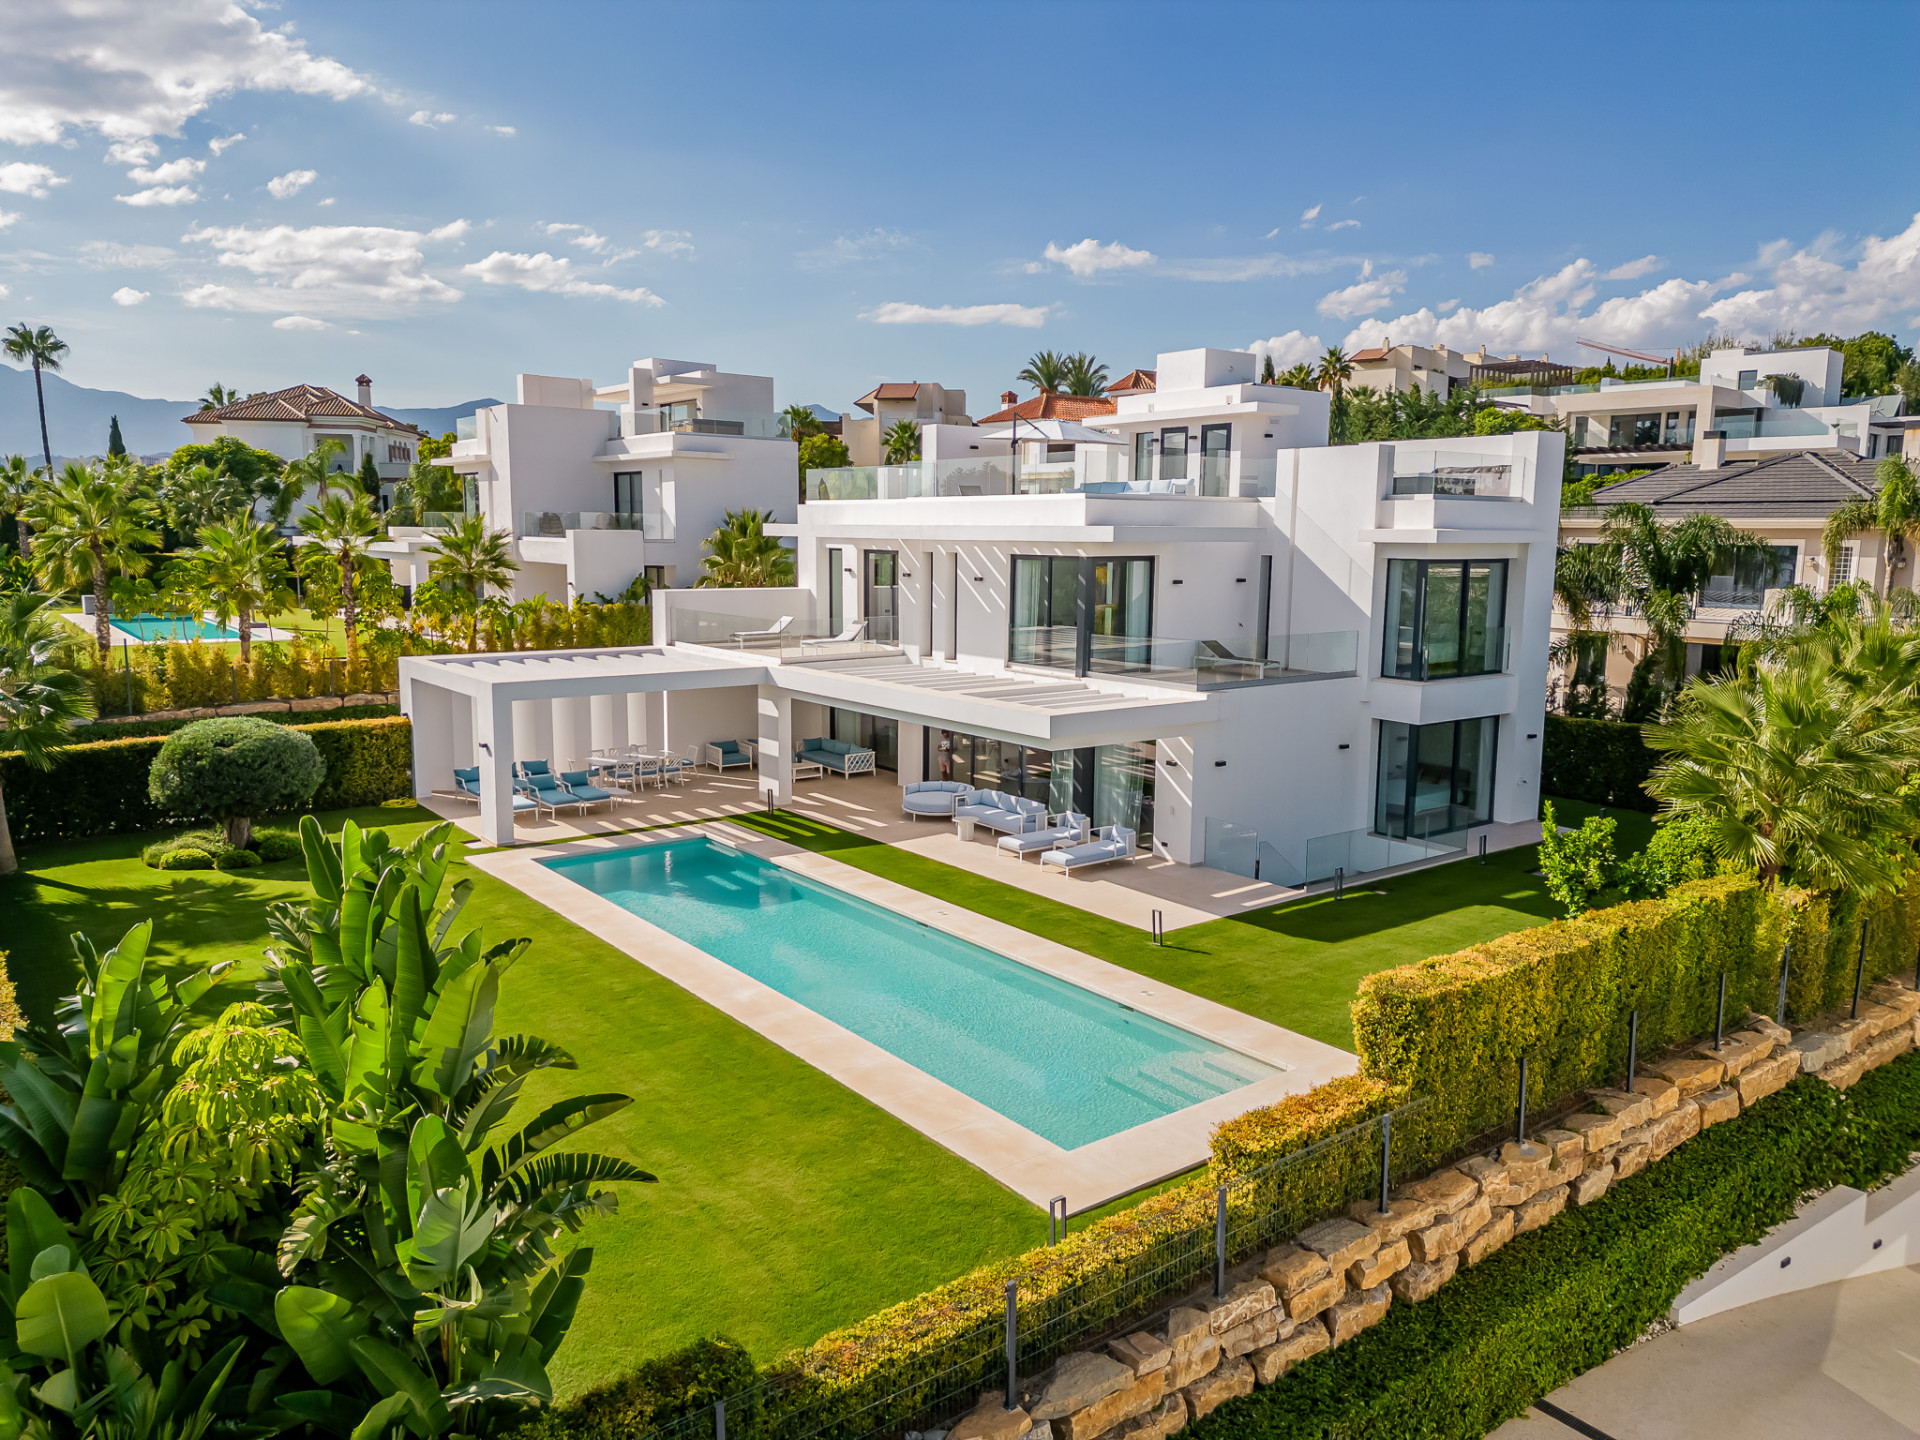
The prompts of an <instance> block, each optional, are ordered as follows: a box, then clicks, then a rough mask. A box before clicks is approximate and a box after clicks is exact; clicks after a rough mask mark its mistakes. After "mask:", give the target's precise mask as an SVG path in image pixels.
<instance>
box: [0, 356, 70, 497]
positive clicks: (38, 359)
mask: <svg viewBox="0 0 1920 1440" xmlns="http://www.w3.org/2000/svg"><path fill="white" fill-rule="evenodd" d="M0 348H4V349H5V350H6V352H7V354H8V355H9V356H10V357H12V358H13V359H15V360H20V361H24V362H25V363H26V364H29V365H31V366H33V394H34V398H35V399H36V400H38V401H39V402H40V453H41V455H42V456H44V457H45V459H46V462H47V471H46V473H47V478H48V479H49V480H51V479H52V478H53V442H52V441H51V440H49V439H48V438H47V390H46V384H45V382H44V381H42V380H41V378H40V374H41V372H42V371H43V370H58V369H59V368H60V360H61V357H62V356H64V355H65V354H66V353H67V342H66V341H64V340H62V339H61V338H60V337H59V336H58V335H56V334H54V333H53V331H51V330H49V329H48V328H47V327H46V326H45V325H42V326H40V327H39V328H38V329H35V328H34V327H32V326H30V325H28V324H26V323H25V322H24V321H22V322H21V323H20V324H18V325H9V326H8V327H7V338H6V339H5V340H4V341H0Z"/></svg>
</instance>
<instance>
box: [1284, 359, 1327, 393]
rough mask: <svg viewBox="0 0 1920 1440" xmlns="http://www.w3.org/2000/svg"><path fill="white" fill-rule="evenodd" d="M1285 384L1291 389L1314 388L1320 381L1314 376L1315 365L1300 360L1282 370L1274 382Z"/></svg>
mask: <svg viewBox="0 0 1920 1440" xmlns="http://www.w3.org/2000/svg"><path fill="white" fill-rule="evenodd" d="M1274 383H1275V384H1277V385H1285V386H1286V387H1287V388H1288V389H1290V390H1313V389H1317V388H1318V387H1319V384H1320V382H1319V381H1318V380H1315V379H1314V378H1313V367H1312V366H1311V365H1309V364H1307V363H1306V362H1305V361H1299V362H1296V363H1295V364H1292V365H1289V366H1288V367H1287V368H1286V369H1284V370H1282V371H1281V372H1280V374H1279V377H1278V378H1277V379H1276V380H1275V382H1274Z"/></svg>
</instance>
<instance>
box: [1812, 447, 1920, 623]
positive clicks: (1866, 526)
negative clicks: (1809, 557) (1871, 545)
mask: <svg viewBox="0 0 1920 1440" xmlns="http://www.w3.org/2000/svg"><path fill="white" fill-rule="evenodd" d="M1873 478H1874V482H1875V483H1876V484H1877V485H1879V487H1880V488H1879V489H1878V490H1877V491H1875V492H1874V494H1873V495H1872V496H1870V497H1867V498H1863V499H1859V500H1849V501H1848V502H1847V503H1846V504H1844V505H1842V506H1841V507H1840V508H1839V509H1838V510H1835V511H1834V512H1833V513H1832V514H1831V515H1829V516H1828V517H1827V524H1826V528H1825V529H1824V530H1822V531H1821V534H1820V540H1821V544H1822V546H1823V548H1824V549H1825V550H1826V553H1827V574H1829V575H1831V574H1833V572H1834V564H1835V562H1836V561H1837V560H1838V559H1839V558H1840V546H1841V544H1842V543H1843V542H1844V541H1846V540H1847V539H1849V538H1850V537H1852V536H1855V535H1860V534H1864V533H1866V532H1868V531H1871V530H1878V531H1879V532H1880V533H1881V534H1883V535H1885V536H1886V537H1887V545H1888V547H1889V548H1890V550H1891V551H1892V553H1891V554H1890V555H1888V557H1887V560H1888V564H1887V591H1888V593H1892V590H1893V572H1894V571H1895V570H1896V569H1898V568H1899V566H1898V565H1897V564H1896V563H1894V562H1896V561H1897V560H1899V559H1900V558H1901V557H1902V556H1904V555H1905V553H1906V551H1907V550H1908V548H1909V547H1910V546H1911V545H1912V544H1913V541H1914V537H1915V536H1916V535H1920V484H1916V483H1915V481H1914V477H1913V472H1912V471H1911V470H1909V469H1908V468H1907V462H1906V461H1905V460H1903V459H1901V458H1900V457H1899V456H1898V455H1889V456H1888V457H1887V458H1886V459H1884V460H1882V461H1881V462H1880V463H1879V464H1878V465H1877V466H1875V467H1874V471H1873Z"/></svg>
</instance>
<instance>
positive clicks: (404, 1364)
mask: <svg viewBox="0 0 1920 1440" xmlns="http://www.w3.org/2000/svg"><path fill="white" fill-rule="evenodd" d="M353 1359H354V1363H355V1364H357V1365H358V1366H359V1367H360V1373H361V1374H363V1375H365V1376H366V1377H367V1379H368V1380H369V1381H371V1382H372V1384H373V1388H374V1389H376V1390H384V1391H386V1392H388V1393H389V1394H390V1395H392V1396H395V1397H398V1396H405V1397H406V1398H407V1399H408V1400H410V1401H412V1402H413V1403H412V1405H411V1406H410V1408H409V1412H408V1414H407V1416H406V1421H407V1428H408V1429H410V1430H412V1431H414V1432H415V1433H416V1434H419V1435H438V1434H439V1433H440V1432H441V1431H442V1430H444V1429H446V1428H447V1419H448V1417H447V1406H446V1402H445V1401H444V1400H442V1399H441V1398H440V1391H439V1389H438V1388H437V1387H436V1386H435V1385H434V1383H433V1381H432V1380H431V1379H430V1378H429V1377H428V1376H427V1375H426V1373H425V1372H424V1371H422V1370H421V1369H420V1367H419V1366H417V1365H415V1364H414V1363H413V1362H412V1361H411V1360H409V1359H408V1358H407V1357H406V1356H405V1355H402V1354H401V1353H400V1352H399V1351H398V1350H396V1349H394V1348H393V1346H391V1345H389V1344H387V1343H386V1342H385V1341H384V1340H376V1339H374V1338H373V1337H372V1336H370V1335H362V1336H361V1337H360V1338H359V1339H358V1340H355V1341H354V1342H353ZM355 1433H358V1432H355Z"/></svg>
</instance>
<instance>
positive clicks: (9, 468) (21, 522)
mask: <svg viewBox="0 0 1920 1440" xmlns="http://www.w3.org/2000/svg"><path fill="white" fill-rule="evenodd" d="M38 483H39V477H38V476H36V475H35V474H34V472H33V470H32V469H31V468H29V467H28V465H27V457H26V456H24V455H9V456H7V458H6V459H4V460H0V515H11V516H13V533H14V538H15V539H16V540H18V541H19V542H20V558H21V559H22V560H31V559H32V558H33V533H32V532H31V531H30V530H29V529H28V528H27V502H28V501H29V500H30V499H32V498H33V488H34V486H35V485H37V484H38Z"/></svg>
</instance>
